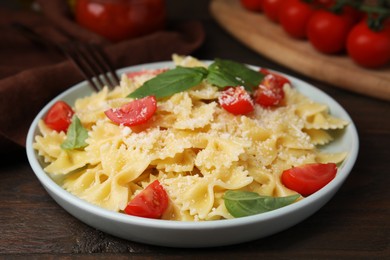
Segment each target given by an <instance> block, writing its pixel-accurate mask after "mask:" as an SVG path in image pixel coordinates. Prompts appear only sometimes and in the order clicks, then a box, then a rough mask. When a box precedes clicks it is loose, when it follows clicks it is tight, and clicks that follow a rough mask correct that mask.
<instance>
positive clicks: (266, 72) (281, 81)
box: [259, 68, 291, 87]
mask: <svg viewBox="0 0 390 260" xmlns="http://www.w3.org/2000/svg"><path fill="white" fill-rule="evenodd" d="M259 72H260V73H261V74H263V75H265V76H267V75H269V74H272V75H274V76H275V77H276V78H277V79H278V81H279V84H280V85H281V86H282V87H283V86H284V84H286V83H288V84H291V82H290V80H288V78H286V77H283V76H282V75H279V74H278V73H274V72H271V71H269V70H267V69H266V68H260V70H259Z"/></svg>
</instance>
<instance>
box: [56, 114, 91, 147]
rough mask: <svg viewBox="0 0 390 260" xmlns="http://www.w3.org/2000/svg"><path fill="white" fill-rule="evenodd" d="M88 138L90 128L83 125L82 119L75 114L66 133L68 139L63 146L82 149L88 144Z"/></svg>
mask: <svg viewBox="0 0 390 260" xmlns="http://www.w3.org/2000/svg"><path fill="white" fill-rule="evenodd" d="M87 138H88V130H87V129H85V128H84V127H83V126H82V125H81V122H80V119H79V118H78V117H77V116H76V115H74V116H73V117H72V123H71V124H70V125H69V128H68V131H67V134H66V140H65V141H64V142H63V143H62V144H61V148H62V149H64V150H74V149H82V148H84V147H86V146H87V143H86V142H85V140H86V139H87Z"/></svg>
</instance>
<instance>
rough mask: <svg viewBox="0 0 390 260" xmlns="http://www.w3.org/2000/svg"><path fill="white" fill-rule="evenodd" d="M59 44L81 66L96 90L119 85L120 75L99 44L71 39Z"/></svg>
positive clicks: (83, 73) (80, 68)
mask: <svg viewBox="0 0 390 260" xmlns="http://www.w3.org/2000/svg"><path fill="white" fill-rule="evenodd" d="M58 46H59V47H60V49H61V50H62V52H63V53H65V54H66V56H67V57H68V58H70V59H71V60H72V61H73V63H74V64H75V65H76V66H77V67H78V68H79V70H80V72H81V74H82V75H83V76H84V78H85V79H86V80H87V81H88V83H89V84H90V85H91V87H92V88H93V89H94V90H96V91H99V90H101V89H102V88H103V87H104V86H108V87H110V88H114V87H115V86H118V85H119V77H118V75H117V74H116V73H115V71H114V69H113V67H112V65H111V64H110V62H109V60H108V58H107V57H106V55H105V53H104V52H103V50H102V49H101V48H100V47H99V45H96V44H87V43H82V42H77V41H71V42H67V43H64V44H60V45H58ZM102 78H103V79H104V81H103V80H102Z"/></svg>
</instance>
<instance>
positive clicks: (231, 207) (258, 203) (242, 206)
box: [223, 190, 300, 218]
mask: <svg viewBox="0 0 390 260" xmlns="http://www.w3.org/2000/svg"><path fill="white" fill-rule="evenodd" d="M299 197H300V195H299V194H296V195H291V196H287V197H271V196H260V195H259V194H258V193H256V192H250V191H232V190H229V191H227V192H225V194H224V196H223V199H224V201H225V207H226V209H227V210H228V211H229V213H230V214H231V215H232V216H233V217H235V218H239V217H245V216H250V215H255V214H260V213H264V212H267V211H271V210H274V209H278V208H281V207H284V206H287V205H289V204H291V203H293V202H295V201H296V200H297V199H298V198H299Z"/></svg>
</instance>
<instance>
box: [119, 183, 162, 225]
mask: <svg viewBox="0 0 390 260" xmlns="http://www.w3.org/2000/svg"><path fill="white" fill-rule="evenodd" d="M168 204H169V199H168V194H167V192H166V191H165V189H164V187H163V186H162V185H161V184H160V182H159V181H158V180H155V181H154V182H152V183H151V184H149V185H148V186H147V187H146V188H145V189H144V190H143V191H141V192H140V193H139V194H137V195H136V196H135V197H134V198H133V199H132V200H131V201H130V202H129V204H127V206H126V208H125V212H126V213H127V214H129V215H133V216H138V217H144V218H161V216H162V215H163V214H164V212H165V210H166V209H167V208H168Z"/></svg>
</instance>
